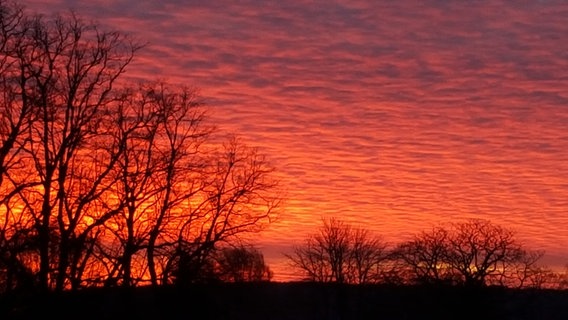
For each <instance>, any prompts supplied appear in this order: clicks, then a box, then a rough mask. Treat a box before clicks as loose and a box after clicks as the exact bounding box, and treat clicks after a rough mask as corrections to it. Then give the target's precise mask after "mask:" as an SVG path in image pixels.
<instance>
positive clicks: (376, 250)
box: [286, 218, 389, 283]
mask: <svg viewBox="0 0 568 320" xmlns="http://www.w3.org/2000/svg"><path fill="white" fill-rule="evenodd" d="M286 257H287V258H288V260H289V261H290V263H291V265H292V266H293V267H295V268H297V269H299V270H301V271H302V272H304V274H305V275H306V277H307V279H308V280H310V281H317V282H337V283H370V282H377V281H379V280H380V279H381V278H382V273H383V271H384V269H383V267H384V264H385V262H386V261H387V259H388V257H389V253H388V252H387V250H386V244H385V243H384V242H383V241H382V240H381V239H380V238H374V237H372V236H371V235H370V233H369V232H368V231H367V230H364V229H354V228H352V227H351V226H350V225H349V224H347V223H345V222H343V221H341V220H337V219H335V218H331V219H327V220H324V221H323V226H322V227H321V228H320V229H319V231H318V232H317V233H315V234H313V235H310V236H308V238H307V239H306V240H305V242H304V243H303V244H302V245H299V246H296V247H294V249H293V252H292V254H287V255H286Z"/></svg>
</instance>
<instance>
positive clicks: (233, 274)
mask: <svg viewBox="0 0 568 320" xmlns="http://www.w3.org/2000/svg"><path fill="white" fill-rule="evenodd" d="M214 260H215V274H216V278H218V279H220V280H221V281H224V282H258V281H270V279H272V271H270V268H269V267H268V266H267V265H266V263H265V262H264V256H263V254H262V253H261V252H260V251H259V250H258V249H256V248H254V247H247V246H244V245H241V246H238V247H227V248H223V249H221V250H218V252H217V253H216V254H215V255H214Z"/></svg>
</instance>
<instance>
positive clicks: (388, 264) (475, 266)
mask: <svg viewBox="0 0 568 320" xmlns="http://www.w3.org/2000/svg"><path fill="white" fill-rule="evenodd" d="M543 254H544V252H543V251H538V250H531V249H529V248H526V247H525V246H523V245H522V244H521V243H520V242H519V241H518V240H517V239H516V238H515V234H514V232H513V231H512V230H509V229H507V228H504V227H502V226H499V225H497V224H494V223H491V222H490V221H488V220H482V219H470V220H467V221H463V222H456V223H448V224H442V225H439V226H436V227H434V228H432V229H431V230H428V231H423V232H421V233H419V234H416V235H414V236H413V238H412V239H411V240H408V241H405V242H402V243H400V244H397V245H392V246H391V245H389V244H388V243H386V242H385V241H384V240H382V238H380V237H375V236H374V235H372V234H371V233H370V232H369V231H368V230H366V229H361V228H354V227H352V226H351V225H350V224H348V223H345V222H344V221H341V220H337V219H333V218H332V219H327V220H324V221H323V225H322V227H321V228H320V229H319V230H318V232H316V233H314V234H312V235H310V236H308V238H307V239H306V240H305V241H304V243H302V244H300V245H298V246H296V247H295V248H294V249H293V251H292V253H290V254H288V255H287V257H288V260H289V261H290V263H291V265H292V266H293V267H295V268H296V269H297V270H298V271H300V272H301V273H302V274H303V276H304V279H305V280H308V281H315V282H334V283H345V284H369V283H382V284H397V285H451V286H454V285H456V286H466V287H482V286H495V285H496V286H504V287H511V288H545V287H546V288H557V289H565V288H568V276H567V275H566V274H561V273H559V272H553V271H552V270H551V269H549V268H547V267H546V266H543V265H541V264H539V260H540V258H541V257H542V256H543Z"/></svg>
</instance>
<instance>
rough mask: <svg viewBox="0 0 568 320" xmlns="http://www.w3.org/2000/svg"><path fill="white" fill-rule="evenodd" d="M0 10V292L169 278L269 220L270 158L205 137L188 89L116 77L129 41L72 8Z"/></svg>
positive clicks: (131, 48) (128, 56)
mask: <svg viewBox="0 0 568 320" xmlns="http://www.w3.org/2000/svg"><path fill="white" fill-rule="evenodd" d="M0 19H1V21H0V39H1V40H2V41H1V42H0V71H1V72H0V90H1V92H0V138H1V142H2V145H1V146H0V276H2V277H3V279H5V281H4V283H3V285H4V288H5V290H8V289H9V288H12V287H15V286H18V285H19V284H20V283H24V282H26V283H33V284H34V285H39V286H40V287H41V288H42V290H50V289H54V290H64V289H66V288H73V289H77V288H79V287H81V286H83V285H124V286H130V285H136V284H137V283H140V282H141V281H148V282H150V283H152V284H154V285H158V284H160V283H168V281H169V280H168V279H169V277H171V275H172V274H173V270H174V269H175V268H176V267H177V264H178V262H179V261H180V259H182V257H183V259H186V258H188V259H189V260H190V261H192V263H193V262H202V261H206V260H207V259H208V258H209V257H210V255H211V253H212V252H214V251H215V247H216V246H217V245H218V244H221V243H226V242H227V241H231V240H233V239H236V238H237V237H239V236H240V235H243V234H246V233H250V232H257V231H260V230H262V229H263V227H265V226H266V225H267V224H268V223H269V222H271V221H272V219H273V218H274V216H275V211H274V210H275V209H276V208H277V207H278V204H279V196H278V195H277V190H276V187H277V183H276V181H275V180H274V179H273V176H272V172H273V168H272V167H271V166H270V165H269V164H268V163H267V161H266V160H265V158H264V157H263V156H262V155H261V154H259V153H258V152H257V150H255V149H253V148H248V147H246V146H244V145H243V144H242V143H240V142H239V141H237V140H236V139H233V140H230V141H228V142H227V143H226V144H224V145H223V146H222V147H219V146H218V140H213V139H210V135H211V133H212V132H213V131H214V128H213V126H209V125H204V124H203V119H204V117H205V112H204V109H203V108H202V107H201V102H200V100H199V96H198V95H197V91H196V90H194V89H189V88H184V87H169V86H167V85H166V84H164V83H153V84H147V85H141V86H140V87H137V88H124V87H122V86H120V87H119V86H118V85H119V83H118V79H119V78H120V76H121V75H122V74H123V73H124V71H125V68H126V67H127V66H128V65H129V64H130V62H131V60H132V59H133V56H134V54H135V53H136V51H137V50H138V49H140V46H139V45H137V44H135V43H133V42H132V41H131V40H130V39H129V38H128V37H126V36H124V35H122V34H121V33H118V32H112V31H111V32H107V31H101V30H99V28H98V27H97V26H96V25H92V24H88V23H85V22H83V21H82V20H81V19H80V18H78V17H77V16H76V15H75V14H74V13H72V12H71V13H69V14H65V15H56V16H54V17H52V18H47V17H45V16H39V15H30V14H28V13H26V12H25V11H24V10H23V8H22V7H20V6H18V5H16V4H8V3H6V2H4V1H1V0H0ZM186 260H187V259H186ZM195 265H198V266H199V265H200V264H199V263H197V264H195Z"/></svg>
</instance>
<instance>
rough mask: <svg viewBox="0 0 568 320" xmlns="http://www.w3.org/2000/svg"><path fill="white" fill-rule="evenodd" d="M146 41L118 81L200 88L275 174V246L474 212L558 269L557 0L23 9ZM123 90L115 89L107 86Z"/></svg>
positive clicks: (561, 140) (563, 181) (563, 80)
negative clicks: (335, 230)
mask: <svg viewBox="0 0 568 320" xmlns="http://www.w3.org/2000/svg"><path fill="white" fill-rule="evenodd" d="M22 4H23V5H25V6H26V8H27V9H28V10H31V11H35V12H38V13H43V14H46V15H50V14H52V13H56V12H63V11H66V10H69V9H72V10H74V11H75V12H76V13H77V14H78V15H79V16H80V17H82V18H83V19H84V20H94V21H97V22H98V23H100V25H101V26H102V27H103V28H108V29H113V30H118V31H120V32H124V33H126V34H129V35H131V36H132V37H134V38H135V39H136V40H138V41H140V42H142V43H147V45H146V46H145V47H144V48H143V49H142V50H140V51H139V52H138V53H137V55H136V57H135V59H134V61H133V62H132V64H130V65H129V66H128V68H127V70H126V73H125V75H124V77H125V78H124V79H128V80H142V79H148V80H154V79H156V78H160V79H164V80H166V81H167V82H169V83H172V84H179V85H186V86H189V87H195V88H198V89H199V93H200V95H201V96H202V98H203V99H204V100H205V104H206V105H207V106H208V107H209V108H210V109H209V111H208V112H209V117H210V118H211V119H209V121H210V123H211V124H213V125H216V126H218V127H219V128H221V129H222V130H224V131H225V132H228V133H236V134H238V135H239V136H240V137H241V138H242V139H243V140H244V141H246V143H247V144H248V145H250V146H255V147H258V149H259V152H260V153H262V154H265V155H266V156H267V159H268V160H269V162H270V163H271V165H273V166H274V167H275V168H276V175H277V177H278V179H280V180H281V186H282V187H283V188H284V189H285V201H284V203H283V204H282V207H281V208H280V215H279V218H278V219H277V220H276V221H275V222H274V223H272V224H270V226H269V227H268V228H267V229H266V230H265V231H263V232H262V233H261V234H260V235H255V236H254V239H255V240H256V242H257V244H258V245H259V247H260V248H261V250H262V251H263V253H264V255H265V257H266V260H267V262H268V264H269V265H270V267H271V268H272V269H273V271H274V273H275V274H274V276H275V277H274V279H275V280H286V279H292V278H294V274H292V273H291V271H289V268H287V266H286V265H285V258H284V256H283V253H285V252H288V251H289V250H290V247H291V246H292V245H294V244H296V243H298V242H300V241H301V240H302V239H303V238H304V237H305V236H306V235H307V234H309V233H312V232H313V231H314V230H315V229H316V228H317V227H318V226H319V225H320V222H321V218H322V217H330V216H333V217H338V218H341V219H344V220H346V221H348V222H350V223H352V224H353V225H356V226H362V227H365V228H368V229H370V230H371V231H373V232H374V233H376V234H377V235H382V236H383V237H384V238H385V239H386V240H387V241H389V242H392V243H396V242H398V241H401V240H405V239H407V237H408V236H409V235H411V234H414V233H416V232H418V231H421V230H424V229H427V228H430V227H432V226H433V225H436V224H438V223H441V222H448V221H454V220H461V219H465V218H486V219H489V220H491V221H493V222H495V223H499V224H502V225H504V226H507V227H509V228H512V229H513V230H515V231H516V232H517V234H518V237H519V239H521V240H522V241H523V242H525V243H526V244H527V246H529V247H530V248H535V249H542V250H545V251H546V254H545V256H544V257H543V263H545V264H547V265H549V266H550V267H552V268H562V267H563V266H564V265H565V264H567V263H568V90H567V88H568V76H567V74H568V73H567V72H568V41H566V40H567V39H566V38H567V35H568V23H567V17H568V2H566V1H555V0H550V1H524V2H509V1H504V0H503V1H488V2H446V1H428V2H417V1H406V0H404V1H396V2H394V1H371V0H358V1H330V2H318V1H315V2H314V1H305V0H302V1H255V0H247V1H239V2H231V1H176V0H165V1H143V2H141V1H134V0H125V1H121V2H116V3H115V2H114V1H86V0H80V1H70V0H46V1H40V0H37V1H36V0H24V1H22ZM121 81H123V80H121Z"/></svg>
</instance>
